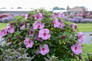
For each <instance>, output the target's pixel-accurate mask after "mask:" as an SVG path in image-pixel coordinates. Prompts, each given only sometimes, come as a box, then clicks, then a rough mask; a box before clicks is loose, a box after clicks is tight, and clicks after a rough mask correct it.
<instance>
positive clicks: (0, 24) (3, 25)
mask: <svg viewBox="0 0 92 61" xmlns="http://www.w3.org/2000/svg"><path fill="white" fill-rule="evenodd" d="M7 24H8V23H0V30H1V29H3V28H6V26H7Z"/></svg>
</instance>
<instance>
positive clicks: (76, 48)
mask: <svg viewBox="0 0 92 61" xmlns="http://www.w3.org/2000/svg"><path fill="white" fill-rule="evenodd" d="M71 50H72V51H73V54H76V55H78V54H82V46H81V44H78V43H76V44H74V45H72V46H71Z"/></svg>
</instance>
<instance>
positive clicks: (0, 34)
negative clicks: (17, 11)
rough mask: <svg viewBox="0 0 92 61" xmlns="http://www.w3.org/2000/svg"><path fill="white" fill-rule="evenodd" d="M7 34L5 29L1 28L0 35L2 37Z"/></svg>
mask: <svg viewBox="0 0 92 61" xmlns="http://www.w3.org/2000/svg"><path fill="white" fill-rule="evenodd" d="M6 35H7V29H2V30H1V31H0V36H1V37H4V36H6Z"/></svg>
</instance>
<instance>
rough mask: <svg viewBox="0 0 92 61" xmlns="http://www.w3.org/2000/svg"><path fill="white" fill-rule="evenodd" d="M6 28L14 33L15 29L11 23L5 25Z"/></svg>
mask: <svg viewBox="0 0 92 61" xmlns="http://www.w3.org/2000/svg"><path fill="white" fill-rule="evenodd" d="M7 30H8V32H9V33H14V32H15V29H14V26H13V25H10V26H7Z"/></svg>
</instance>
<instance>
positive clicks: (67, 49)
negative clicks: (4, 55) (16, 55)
mask: <svg viewBox="0 0 92 61" xmlns="http://www.w3.org/2000/svg"><path fill="white" fill-rule="evenodd" d="M40 13H42V15H43V19H42V20H35V19H34V17H33V15H35V14H39V13H38V12H37V10H34V11H33V12H30V13H29V17H28V19H27V20H26V19H24V17H21V16H17V17H16V21H12V22H11V23H10V24H12V25H13V26H14V29H15V32H14V33H13V34H11V33H8V34H7V35H6V36H5V37H4V38H5V41H6V42H7V43H8V42H12V44H11V46H9V48H15V49H17V48H20V47H22V48H26V47H25V45H24V40H25V38H26V37H29V38H30V40H33V41H34V45H33V47H32V48H28V49H27V51H26V52H27V53H28V54H29V55H30V56H34V55H35V57H34V59H33V61H44V60H45V59H44V58H48V57H51V56H53V55H54V56H56V57H57V58H58V59H59V60H64V61H70V60H71V59H76V58H78V56H76V55H75V56H73V53H72V51H71V46H72V45H73V44H74V43H76V42H78V37H77V32H74V30H73V28H72V27H71V24H69V22H66V21H65V20H64V19H63V18H58V20H62V21H63V23H64V24H65V27H64V28H63V29H61V28H55V27H54V24H53V20H54V18H53V17H52V16H53V13H51V12H48V11H45V10H40ZM35 21H41V22H42V23H43V24H45V28H47V29H49V30H50V35H51V37H50V39H48V40H44V41H43V42H40V41H39V40H36V38H37V36H36V35H37V34H38V33H39V30H40V29H37V30H32V31H34V33H33V36H29V34H28V32H30V28H32V27H33V24H34V22H35ZM61 23H62V22H61ZM22 24H24V25H25V27H26V28H25V29H24V30H20V27H21V25H22ZM28 24H29V25H28ZM76 30H77V29H76ZM17 36H18V37H20V38H19V39H18V38H17ZM60 36H66V38H64V39H61V37H60ZM43 44H47V45H48V46H49V49H50V52H49V53H48V54H46V55H44V56H43V55H41V54H36V53H35V52H34V51H35V50H37V49H38V51H39V46H40V45H43Z"/></svg>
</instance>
